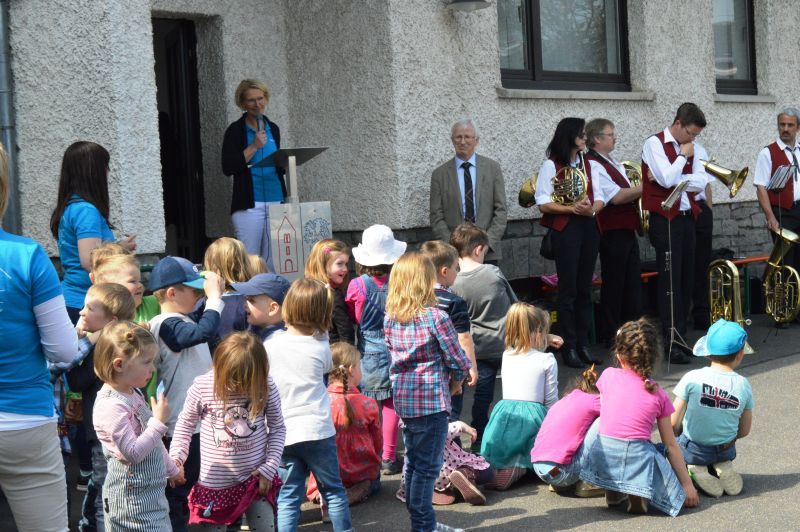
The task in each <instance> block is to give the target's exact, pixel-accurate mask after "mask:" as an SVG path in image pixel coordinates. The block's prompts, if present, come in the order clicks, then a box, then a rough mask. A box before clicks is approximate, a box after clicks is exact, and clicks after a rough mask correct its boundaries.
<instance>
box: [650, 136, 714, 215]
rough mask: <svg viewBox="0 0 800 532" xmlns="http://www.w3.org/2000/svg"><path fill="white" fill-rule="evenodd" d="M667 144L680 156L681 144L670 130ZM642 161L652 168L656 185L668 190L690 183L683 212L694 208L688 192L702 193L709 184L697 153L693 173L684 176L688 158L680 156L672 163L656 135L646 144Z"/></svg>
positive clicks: (684, 198) (665, 140)
mask: <svg viewBox="0 0 800 532" xmlns="http://www.w3.org/2000/svg"><path fill="white" fill-rule="evenodd" d="M667 142H671V143H672V144H673V145H674V146H675V152H676V153H678V154H680V151H681V147H680V144H678V141H676V140H675V137H673V136H672V133H670V132H669V128H665V129H664V143H667ZM642 160H643V161H644V162H645V163H646V164H647V166H648V167H649V168H650V174H652V176H653V178H654V179H655V181H656V183H658V184H659V185H661V186H662V187H664V188H666V189H670V188H673V187H675V186H677V185H678V183H680V182H681V181H689V185H688V187H687V188H686V191H685V192H684V193H683V194H681V204H680V210H682V211H688V210H689V209H691V207H692V205H691V203H690V202H689V196H688V194H687V192H700V191H701V190H703V189H704V188H705V187H706V184H707V183H708V175H707V174H706V171H705V169H704V168H703V165H702V164H700V159H699V158H698V157H697V154H696V153H695V157H694V162H693V164H692V173H691V174H686V175H684V174H683V167H684V166H685V165H686V158H685V157H681V156H678V157H677V158H676V159H675V162H673V163H670V162H669V159H668V158H667V154H666V153H665V152H664V146H663V145H662V144H661V140H660V139H659V138H658V137H657V136H655V135H653V136H651V137H650V138H648V139H647V140H646V141H645V142H644V147H643V148H642Z"/></svg>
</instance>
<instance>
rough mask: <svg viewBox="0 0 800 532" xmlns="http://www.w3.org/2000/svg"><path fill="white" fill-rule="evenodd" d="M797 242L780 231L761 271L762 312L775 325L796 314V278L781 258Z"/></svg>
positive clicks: (799, 294)
mask: <svg viewBox="0 0 800 532" xmlns="http://www.w3.org/2000/svg"><path fill="white" fill-rule="evenodd" d="M797 243H800V236H797V234H795V233H794V232H792V231H789V230H788V229H784V228H781V229H780V231H779V232H778V238H777V239H776V240H775V246H774V247H773V248H772V253H770V255H769V259H767V268H766V270H765V271H764V302H765V305H766V311H767V314H769V315H770V316H772V319H774V320H775V321H776V322H778V323H789V322H790V321H793V320H794V319H795V318H796V317H797V313H798V311H800V275H798V274H797V270H795V269H794V268H792V267H791V266H788V265H786V264H784V263H783V258H784V257H785V256H786V254H787V253H789V251H790V250H791V249H792V246H794V245H795V244H797Z"/></svg>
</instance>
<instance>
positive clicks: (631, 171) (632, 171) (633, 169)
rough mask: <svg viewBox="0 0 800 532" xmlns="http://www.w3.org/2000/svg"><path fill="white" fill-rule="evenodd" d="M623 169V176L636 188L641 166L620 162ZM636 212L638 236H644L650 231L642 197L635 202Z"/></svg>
mask: <svg viewBox="0 0 800 532" xmlns="http://www.w3.org/2000/svg"><path fill="white" fill-rule="evenodd" d="M622 166H624V167H625V175H627V176H628V180H629V181H630V182H631V186H633V187H638V186H639V185H641V184H642V165H641V164H639V163H635V162H633V161H622ZM636 210H637V211H638V212H639V236H645V235H646V234H647V232H648V231H649V230H650V211H646V210H644V208H642V197H641V196H639V199H638V200H636Z"/></svg>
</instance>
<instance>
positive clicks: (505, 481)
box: [484, 467, 528, 491]
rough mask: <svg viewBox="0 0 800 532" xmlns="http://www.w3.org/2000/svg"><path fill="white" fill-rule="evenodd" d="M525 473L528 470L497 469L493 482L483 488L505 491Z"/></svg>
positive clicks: (518, 468)
mask: <svg viewBox="0 0 800 532" xmlns="http://www.w3.org/2000/svg"><path fill="white" fill-rule="evenodd" d="M527 472H528V470H527V469H526V468H524V467H505V468H503V469H498V470H497V473H496V474H495V476H494V480H493V481H491V482H489V483H488V484H486V486H484V487H486V488H487V489H493V490H497V491H504V490H507V489H508V488H510V487H511V485H512V484H513V483H514V482H516V481H518V480H519V479H521V478H522V477H524V476H525V473H527Z"/></svg>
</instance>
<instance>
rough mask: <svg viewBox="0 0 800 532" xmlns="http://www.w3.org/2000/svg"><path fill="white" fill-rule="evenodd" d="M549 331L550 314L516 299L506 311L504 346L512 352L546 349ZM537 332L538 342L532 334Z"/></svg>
mask: <svg viewBox="0 0 800 532" xmlns="http://www.w3.org/2000/svg"><path fill="white" fill-rule="evenodd" d="M549 331H550V315H549V314H548V313H547V312H545V311H544V310H542V309H540V308H538V307H534V306H533V305H531V304H529V303H523V302H521V301H517V302H516V303H514V304H513V305H511V308H509V309H508V312H507V313H506V348H508V349H513V350H514V353H524V352H526V351H529V350H531V349H536V350H537V351H544V350H545V349H547V334H548V332H549ZM537 334H538V342H536V343H534V341H533V338H532V336H533V335H537Z"/></svg>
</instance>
